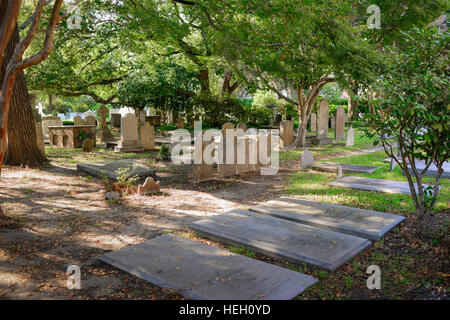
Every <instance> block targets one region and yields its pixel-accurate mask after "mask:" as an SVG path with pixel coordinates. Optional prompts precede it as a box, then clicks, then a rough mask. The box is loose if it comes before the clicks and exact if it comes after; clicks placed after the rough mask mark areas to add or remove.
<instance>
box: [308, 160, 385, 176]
mask: <svg viewBox="0 0 450 320" xmlns="http://www.w3.org/2000/svg"><path fill="white" fill-rule="evenodd" d="M338 167H341V168H342V172H344V173H372V172H374V171H375V170H377V169H380V167H375V166H363V165H357V164H347V163H334V162H322V163H317V164H315V165H314V166H313V169H314V170H317V171H324V172H336V170H337V168H338Z"/></svg>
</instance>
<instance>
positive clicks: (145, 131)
mask: <svg viewBox="0 0 450 320" xmlns="http://www.w3.org/2000/svg"><path fill="white" fill-rule="evenodd" d="M141 144H142V147H143V148H144V150H154V149H155V127H154V126H152V125H151V124H150V123H148V122H146V123H145V124H144V125H143V126H142V127H141Z"/></svg>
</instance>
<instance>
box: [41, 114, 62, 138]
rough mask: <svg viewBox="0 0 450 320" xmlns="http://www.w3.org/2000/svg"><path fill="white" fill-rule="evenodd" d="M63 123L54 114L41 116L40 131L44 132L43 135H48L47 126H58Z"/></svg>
mask: <svg viewBox="0 0 450 320" xmlns="http://www.w3.org/2000/svg"><path fill="white" fill-rule="evenodd" d="M62 125H63V121H62V120H61V119H60V118H59V117H56V116H49V117H43V118H42V131H43V133H44V137H48V136H49V132H48V127H59V126H62Z"/></svg>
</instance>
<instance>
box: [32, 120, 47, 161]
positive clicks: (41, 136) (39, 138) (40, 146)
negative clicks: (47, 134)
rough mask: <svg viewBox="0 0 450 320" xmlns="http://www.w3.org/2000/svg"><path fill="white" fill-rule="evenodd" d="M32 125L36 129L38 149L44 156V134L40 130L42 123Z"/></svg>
mask: <svg viewBox="0 0 450 320" xmlns="http://www.w3.org/2000/svg"><path fill="white" fill-rule="evenodd" d="M34 125H35V127H36V142H37V146H38V149H39V151H40V152H41V153H42V154H45V144H44V132H43V130H42V123H40V122H37V121H35V122H34Z"/></svg>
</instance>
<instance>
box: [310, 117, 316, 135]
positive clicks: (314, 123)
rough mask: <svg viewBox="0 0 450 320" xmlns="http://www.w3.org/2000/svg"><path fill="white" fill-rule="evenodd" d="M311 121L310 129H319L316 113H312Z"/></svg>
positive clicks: (313, 130)
mask: <svg viewBox="0 0 450 320" xmlns="http://www.w3.org/2000/svg"><path fill="white" fill-rule="evenodd" d="M309 121H310V129H311V131H312V132H315V131H316V130H317V115H316V114H315V113H311V117H310V118H309Z"/></svg>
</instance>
